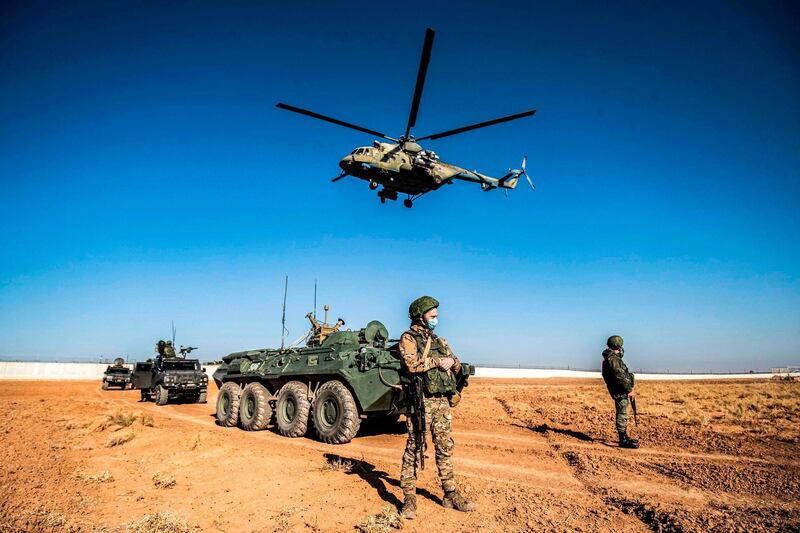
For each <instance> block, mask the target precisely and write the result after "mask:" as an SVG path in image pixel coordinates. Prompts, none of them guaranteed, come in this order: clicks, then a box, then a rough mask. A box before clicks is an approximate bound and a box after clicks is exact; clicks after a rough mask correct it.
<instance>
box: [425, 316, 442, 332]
mask: <svg viewBox="0 0 800 533" xmlns="http://www.w3.org/2000/svg"><path fill="white" fill-rule="evenodd" d="M427 324H428V329H430V330H431V331H433V330H434V329H436V326H437V325H438V324H439V319H438V318H431V319H430V320H428V322H427Z"/></svg>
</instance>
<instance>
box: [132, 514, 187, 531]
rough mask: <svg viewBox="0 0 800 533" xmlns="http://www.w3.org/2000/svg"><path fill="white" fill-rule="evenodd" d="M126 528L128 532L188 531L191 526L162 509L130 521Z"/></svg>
mask: <svg viewBox="0 0 800 533" xmlns="http://www.w3.org/2000/svg"><path fill="white" fill-rule="evenodd" d="M126 530H127V531H128V533H189V531H190V530H191V528H190V527H189V524H187V523H186V521H185V520H182V519H181V518H180V517H178V516H177V515H176V514H175V513H173V512H170V511H163V512H160V513H154V514H149V515H145V516H143V517H142V518H140V519H139V520H137V521H136V522H131V523H130V524H128V527H127V529H126Z"/></svg>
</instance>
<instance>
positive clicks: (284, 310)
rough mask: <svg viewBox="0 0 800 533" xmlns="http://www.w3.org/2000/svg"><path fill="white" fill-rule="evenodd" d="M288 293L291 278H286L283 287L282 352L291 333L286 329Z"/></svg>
mask: <svg viewBox="0 0 800 533" xmlns="http://www.w3.org/2000/svg"><path fill="white" fill-rule="evenodd" d="M288 292H289V276H286V280H285V281H284V285H283V316H281V350H283V346H284V343H285V341H286V334H287V333H289V330H288V329H286V294H287V293H288Z"/></svg>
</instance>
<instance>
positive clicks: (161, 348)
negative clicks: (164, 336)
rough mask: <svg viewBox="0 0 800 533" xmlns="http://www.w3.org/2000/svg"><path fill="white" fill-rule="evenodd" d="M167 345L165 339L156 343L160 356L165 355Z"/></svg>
mask: <svg viewBox="0 0 800 533" xmlns="http://www.w3.org/2000/svg"><path fill="white" fill-rule="evenodd" d="M166 347H167V343H166V342H164V341H158V342H157V343H156V353H157V354H158V358H159V359H160V358H162V357H164V348H166Z"/></svg>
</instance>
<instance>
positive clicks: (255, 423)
mask: <svg viewBox="0 0 800 533" xmlns="http://www.w3.org/2000/svg"><path fill="white" fill-rule="evenodd" d="M269 397H270V394H269V392H267V389H265V388H264V385H262V384H261V383H250V384H248V385H247V386H246V387H245V388H244V390H243V391H242V400H241V403H240V404H239V421H240V422H241V424H242V429H243V430H245V431H260V430H262V429H265V428H266V427H267V426H268V425H269V421H270V419H271V418H272V407H270V406H269Z"/></svg>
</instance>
